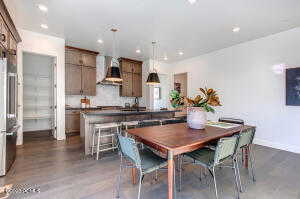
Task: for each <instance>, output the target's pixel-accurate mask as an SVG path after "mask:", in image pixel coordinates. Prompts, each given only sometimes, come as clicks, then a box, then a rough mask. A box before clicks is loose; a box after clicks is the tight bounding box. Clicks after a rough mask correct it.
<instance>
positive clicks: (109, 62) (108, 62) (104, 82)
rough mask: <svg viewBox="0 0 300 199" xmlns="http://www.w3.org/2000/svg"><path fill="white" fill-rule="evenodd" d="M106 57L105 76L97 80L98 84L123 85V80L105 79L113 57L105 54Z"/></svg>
mask: <svg viewBox="0 0 300 199" xmlns="http://www.w3.org/2000/svg"><path fill="white" fill-rule="evenodd" d="M104 59H105V60H104V73H103V74H104V78H103V79H102V80H101V81H100V82H97V84H98V85H109V86H120V85H122V82H121V81H118V82H112V81H108V80H106V79H105V77H106V73H107V70H108V67H109V66H111V61H112V57H111V56H105V57H104Z"/></svg>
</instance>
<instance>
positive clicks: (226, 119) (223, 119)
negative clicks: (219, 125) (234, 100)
mask: <svg viewBox="0 0 300 199" xmlns="http://www.w3.org/2000/svg"><path fill="white" fill-rule="evenodd" d="M219 122H226V123H232V124H242V125H244V123H245V122H244V120H242V119H235V118H229V117H220V119H219Z"/></svg>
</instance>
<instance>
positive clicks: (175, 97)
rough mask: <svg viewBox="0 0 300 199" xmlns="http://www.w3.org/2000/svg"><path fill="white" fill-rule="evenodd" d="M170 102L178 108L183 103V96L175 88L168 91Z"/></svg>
mask: <svg viewBox="0 0 300 199" xmlns="http://www.w3.org/2000/svg"><path fill="white" fill-rule="evenodd" d="M170 98H171V99H170V102H171V105H172V107H173V108H178V107H181V106H183V105H184V97H183V96H181V95H180V93H179V92H178V91H176V90H172V91H171V93H170Z"/></svg>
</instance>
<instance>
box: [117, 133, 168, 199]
mask: <svg viewBox="0 0 300 199" xmlns="http://www.w3.org/2000/svg"><path fill="white" fill-rule="evenodd" d="M118 144H119V151H120V156H121V163H120V173H119V178H118V185H117V186H118V187H117V198H120V184H121V175H122V169H123V168H130V167H131V168H132V167H135V168H137V170H138V171H139V191H138V199H140V195H141V185H142V179H143V177H144V175H145V174H148V173H151V172H153V171H157V170H158V169H160V168H163V167H165V166H167V164H168V162H167V161H166V160H165V159H163V158H161V157H159V156H157V155H155V154H154V153H153V152H152V151H151V150H149V149H147V148H145V149H143V150H139V149H138V147H137V143H136V142H135V140H134V139H132V138H129V137H124V136H122V135H118Z"/></svg>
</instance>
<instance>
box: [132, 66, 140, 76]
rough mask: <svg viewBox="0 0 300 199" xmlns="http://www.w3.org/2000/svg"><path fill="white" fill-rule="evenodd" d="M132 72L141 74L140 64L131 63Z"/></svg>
mask: <svg viewBox="0 0 300 199" xmlns="http://www.w3.org/2000/svg"><path fill="white" fill-rule="evenodd" d="M132 72H133V73H138V74H142V64H140V63H133V64H132Z"/></svg>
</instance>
